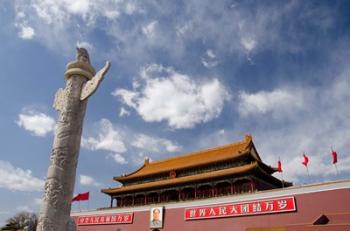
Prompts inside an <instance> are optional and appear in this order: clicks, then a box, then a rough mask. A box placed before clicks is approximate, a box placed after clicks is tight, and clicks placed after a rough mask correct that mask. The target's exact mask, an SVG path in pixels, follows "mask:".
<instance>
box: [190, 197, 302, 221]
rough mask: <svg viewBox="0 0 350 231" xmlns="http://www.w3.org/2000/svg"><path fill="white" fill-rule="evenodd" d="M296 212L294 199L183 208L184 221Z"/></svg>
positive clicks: (271, 199) (270, 199)
mask: <svg viewBox="0 0 350 231" xmlns="http://www.w3.org/2000/svg"><path fill="white" fill-rule="evenodd" d="M292 211H296V205H295V199H294V197H281V198H269V199H262V200H255V201H246V202H239V203H229V204H222V205H214V206H203V207H191V208H185V211H184V213H185V214H184V215H185V220H196V219H209V218H219V217H234V216H248V215H259V214H269V213H283V212H292Z"/></svg>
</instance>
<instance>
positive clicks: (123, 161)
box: [107, 153, 128, 164]
mask: <svg viewBox="0 0 350 231" xmlns="http://www.w3.org/2000/svg"><path fill="white" fill-rule="evenodd" d="M107 158H112V159H113V160H114V161H115V162H116V163H117V164H127V163H128V161H127V160H126V159H125V157H124V156H123V155H121V154H120V153H110V154H108V156H107Z"/></svg>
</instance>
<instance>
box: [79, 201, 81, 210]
mask: <svg viewBox="0 0 350 231" xmlns="http://www.w3.org/2000/svg"><path fill="white" fill-rule="evenodd" d="M79 212H81V208H80V201H79Z"/></svg>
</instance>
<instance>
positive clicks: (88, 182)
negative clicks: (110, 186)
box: [79, 175, 101, 187]
mask: <svg viewBox="0 0 350 231" xmlns="http://www.w3.org/2000/svg"><path fill="white" fill-rule="evenodd" d="M79 182H80V184H81V185H85V186H96V187H100V186H101V184H100V183H98V182H97V181H96V180H95V179H94V178H92V177H91V176H87V175H80V176H79Z"/></svg>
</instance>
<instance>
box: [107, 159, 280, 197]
mask: <svg viewBox="0 0 350 231" xmlns="http://www.w3.org/2000/svg"><path fill="white" fill-rule="evenodd" d="M253 170H258V171H259V172H260V173H264V171H263V170H262V169H261V168H260V165H259V163H258V162H257V161H255V162H252V163H250V164H246V165H243V166H239V167H234V168H227V169H221V170H217V171H211V172H205V173H200V174H196V175H190V176H184V177H179V178H172V179H165V180H159V181H154V182H147V183H142V184H134V185H128V186H121V187H116V188H108V189H102V190H101V191H102V192H103V193H106V194H109V195H118V194H125V193H131V192H132V193H133V192H137V191H142V190H151V189H155V188H165V187H167V186H176V185H180V184H189V183H196V182H199V181H209V180H211V179H216V178H223V177H232V176H234V175H238V174H243V173H244V174H247V173H249V172H250V171H253ZM263 175H265V176H267V177H269V178H270V179H271V178H272V177H271V176H270V175H268V174H263ZM273 179H274V180H275V181H278V182H277V183H281V182H279V180H278V179H276V178H273ZM273 183H276V182H273Z"/></svg>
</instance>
